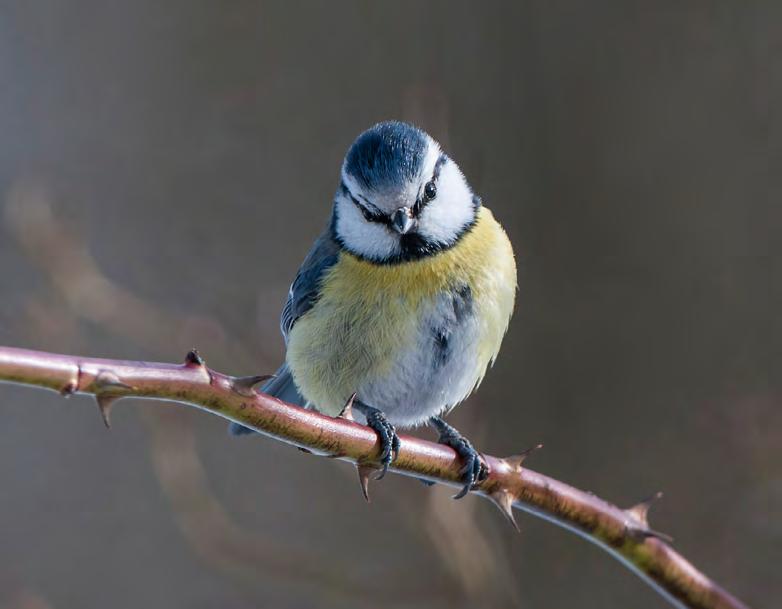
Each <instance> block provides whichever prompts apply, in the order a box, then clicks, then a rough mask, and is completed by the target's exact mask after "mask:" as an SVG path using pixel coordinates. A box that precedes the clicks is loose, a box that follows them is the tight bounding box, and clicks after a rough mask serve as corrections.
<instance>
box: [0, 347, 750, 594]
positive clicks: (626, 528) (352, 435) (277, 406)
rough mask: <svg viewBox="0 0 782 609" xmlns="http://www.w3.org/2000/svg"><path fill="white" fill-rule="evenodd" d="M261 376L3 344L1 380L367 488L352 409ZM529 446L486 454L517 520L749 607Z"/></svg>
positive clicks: (664, 580)
mask: <svg viewBox="0 0 782 609" xmlns="http://www.w3.org/2000/svg"><path fill="white" fill-rule="evenodd" d="M261 379H262V377H241V378H237V377H230V376H226V375H224V374H220V373H218V372H215V371H213V370H210V369H209V368H207V367H206V365H205V363H204V361H203V359H202V358H201V357H200V356H199V355H198V354H197V353H196V352H195V351H191V352H190V353H188V355H187V357H186V359H185V362H184V364H181V365H175V364H154V363H148V362H129V361H119V360H108V359H96V358H80V357H74V356H66V355H56V354H52V353H44V352H37V351H28V350H23V349H15V348H10V347H0V382H2V381H4V382H11V383H20V384H25V385H37V386H40V387H46V388H49V389H53V390H55V391H59V392H60V393H61V394H63V395H65V396H67V395H71V394H74V393H84V394H91V395H94V396H95V397H96V399H97V402H98V405H99V409H100V412H101V415H102V416H103V418H104V421H105V422H106V424H107V425H108V424H109V413H110V409H111V407H112V405H113V404H114V403H115V402H116V401H117V400H118V399H120V398H122V397H131V396H133V397H140V398H151V399H163V400H170V401H176V402H181V403H184V404H188V405H191V406H195V407H197V408H200V409H201V410H206V411H208V412H211V413H213V414H216V415H218V416H221V417H224V418H226V419H229V420H232V421H237V422H240V423H242V424H244V425H247V426H249V427H252V428H253V429H256V430H257V431H259V432H261V433H263V434H265V435H267V436H270V437H273V438H276V439H278V440H281V441H283V442H287V443H290V444H293V445H295V446H298V447H301V448H305V449H307V450H310V451H312V452H314V453H317V454H322V455H324V456H329V457H333V458H338V459H342V460H345V461H350V462H352V463H354V464H356V466H357V469H358V472H359V478H360V481H361V484H362V489H364V490H366V488H367V484H368V481H369V477H370V475H371V473H372V471H374V469H375V468H376V465H375V464H376V458H377V452H378V449H379V446H378V444H377V437H376V435H375V433H374V432H373V431H372V430H370V429H369V428H367V427H364V426H362V425H359V424H357V423H355V422H354V421H353V420H352V416H351V412H350V407H349V406H348V407H346V408H345V410H344V411H343V413H342V414H341V415H340V417H339V418H331V417H328V416H324V415H321V414H319V413H317V412H314V411H310V410H304V409H302V408H298V407H296V406H292V405H290V404H286V403H284V402H281V401H279V400H277V399H275V398H272V397H269V396H266V395H264V394H261V393H258V392H256V391H255V390H254V385H255V384H256V383H257V382H258V381H259V380H261ZM529 452H530V451H526V452H524V453H521V454H520V455H517V456H514V457H508V458H505V459H500V458H497V457H492V456H490V455H484V457H485V459H486V462H487V464H488V466H489V470H490V474H489V477H488V478H487V479H486V480H484V481H483V482H482V483H481V484H480V485H479V486H478V487H477V488H476V489H475V492H476V493H478V494H480V495H482V496H484V497H487V498H489V499H491V500H492V501H493V502H494V503H495V504H496V505H497V506H498V507H499V508H500V509H501V510H502V511H503V513H504V514H505V515H506V517H507V518H508V519H509V520H510V521H511V523H512V524H513V525H514V526H515V519H514V517H513V511H512V510H513V508H516V509H521V510H525V511H528V512H531V513H533V514H535V515H537V516H539V517H541V518H544V519H547V520H550V521H552V522H555V523H557V524H559V525H561V526H564V527H565V528H568V529H570V530H572V531H574V532H576V533H578V534H580V535H582V536H583V537H585V538H587V539H589V540H591V541H592V542H594V543H596V544H597V545H599V546H601V547H602V548H604V549H605V550H607V551H608V552H610V553H611V554H612V555H614V556H615V557H617V558H618V559H620V560H621V561H622V562H623V563H624V564H625V565H627V566H628V567H629V568H631V569H632V570H633V571H635V572H636V573H637V574H638V575H640V576H641V577H642V578H643V579H644V580H645V581H646V582H647V583H649V584H650V585H652V586H653V587H654V588H655V589H656V590H658V591H659V592H660V593H661V594H662V595H663V596H664V597H666V598H667V599H668V600H669V601H670V602H671V603H672V604H673V605H675V606H678V607H685V608H691V609H696V608H698V609H742V608H743V609H746V605H744V604H743V603H742V602H741V601H739V600H738V599H736V598H734V597H733V596H731V595H730V594H729V593H728V592H726V591H724V590H723V589H722V588H720V587H719V586H718V585H716V584H715V583H713V582H712V581H710V580H709V579H708V578H707V577H706V576H704V575H703V574H701V573H700V572H699V571H698V570H697V569H696V568H695V567H694V566H692V565H691V564H690V563H689V562H688V561H687V560H686V559H685V558H684V557H682V556H681V555H679V554H678V553H677V552H676V551H675V550H673V549H672V548H671V547H670V545H669V544H668V543H667V541H668V538H667V537H666V536H664V535H662V534H660V533H657V532H655V531H654V530H652V529H651V528H650V526H649V523H648V520H647V512H648V510H649V506H650V503H651V500H649V501H646V502H643V503H641V504H639V505H636V506H634V507H631V508H629V509H625V510H623V509H620V508H618V507H616V506H614V505H612V504H610V503H608V502H606V501H604V500H602V499H600V498H598V497H595V496H594V495H592V494H589V493H585V492H583V491H580V490H578V489H575V488H573V487H571V486H569V485H567V484H564V483H562V482H559V481H557V480H554V479H552V478H548V477H547V476H544V475H542V474H539V473H536V472H534V471H532V470H530V469H527V468H526V467H522V465H523V462H524V460H525V458H526V457H527V456H528V454H529ZM459 468H460V463H459V460H458V457H457V455H456V453H455V452H454V451H453V450H452V449H450V448H448V447H445V446H442V445H438V444H433V443H431V442H426V441H424V440H420V439H417V438H411V437H403V438H402V446H401V450H400V451H399V456H398V459H397V461H396V462H395V463H394V467H393V470H394V471H396V472H398V473H402V474H406V475H411V476H415V477H419V478H424V479H427V480H430V481H434V482H441V483H445V484H450V485H454V486H458V484H459V478H460V476H459Z"/></svg>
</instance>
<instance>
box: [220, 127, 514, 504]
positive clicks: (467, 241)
mask: <svg viewBox="0 0 782 609" xmlns="http://www.w3.org/2000/svg"><path fill="white" fill-rule="evenodd" d="M516 291H517V279H516V263H515V258H514V253H513V248H512V246H511V243H510V240H509V239H508V236H507V235H506V233H505V231H504V230H503V228H502V226H501V225H500V224H499V223H498V222H497V220H495V219H494V216H493V214H492V212H491V211H490V210H489V209H488V208H487V207H486V206H485V205H483V203H482V201H481V198H480V197H478V196H477V195H476V194H474V192H473V190H472V188H471V187H470V185H469V184H468V182H467V179H466V178H465V176H464V174H463V173H462V171H461V170H460V169H459V167H458V165H457V164H456V163H455V162H454V160H453V159H452V158H451V157H450V156H448V154H446V153H445V152H444V151H443V150H442V149H441V146H440V145H439V144H438V142H437V141H435V140H434V138H432V137H431V136H430V135H428V134H427V133H426V132H425V131H423V130H422V129H419V128H418V127H416V126H413V125H410V124H408V123H404V122H399V121H387V122H381V123H378V124H376V125H374V126H372V127H370V128H369V129H367V130H366V131H364V132H363V133H361V134H360V135H359V136H358V137H357V138H356V140H355V141H354V142H353V144H352V145H351V146H350V148H349V149H348V151H347V154H346V155H345V158H344V161H343V163H342V167H341V171H340V181H339V186H338V188H337V190H336V193H335V195H334V198H333V204H332V209H331V216H330V218H329V221H328V223H327V226H326V229H325V230H324V232H323V233H322V234H321V235H320V237H319V238H318V239H317V240H316V241H315V244H314V245H313V247H312V249H311V250H310V252H309V253H308V254H307V256H306V258H305V260H304V262H303V263H302V265H301V267H300V268H299V270H298V273H297V275H296V277H295V279H294V281H293V283H292V284H291V286H290V290H289V292H288V297H287V301H286V302H285V306H284V307H283V310H282V314H281V317H280V329H281V331H282V335H283V337H284V340H285V345H286V355H285V362H284V363H283V365H282V366H281V367H280V368H279V370H277V372H276V374H275V375H274V376H273V377H272V379H271V380H270V381H268V382H267V383H266V384H265V385H264V386H262V387H261V388H260V391H262V392H264V393H266V394H269V395H272V396H275V397H277V398H279V399H281V400H283V401H286V402H290V403H293V404H297V405H300V406H304V407H308V408H314V409H316V410H318V411H320V412H322V413H325V414H328V415H331V416H336V415H338V414H339V413H340V411H341V410H342V409H343V407H344V406H345V404H346V403H347V402H348V401H349V400H351V399H352V400H353V401H352V409H353V411H354V412H356V411H357V412H358V413H360V415H363V419H364V421H365V422H366V424H367V425H368V426H369V427H371V428H372V429H373V430H375V432H376V433H377V435H378V438H379V442H380V451H379V461H380V465H381V466H382V472H381V473H380V474H379V475H378V478H382V476H383V475H385V473H386V471H387V470H388V467H389V466H390V465H391V464H392V463H393V461H394V460H395V459H396V456H397V454H398V451H399V448H400V442H399V437H398V434H397V429H400V428H411V427H417V426H421V425H424V424H429V425H432V426H433V427H434V429H435V431H436V432H437V434H438V441H439V442H440V443H442V444H445V445H448V446H451V447H452V448H453V449H454V450H455V451H456V453H457V455H458V456H459V458H460V459H461V460H462V467H461V469H460V475H461V478H462V480H461V483H462V484H463V487H462V489H461V491H460V492H459V493H458V494H457V497H462V496H464V495H465V494H466V493H467V492H469V491H470V490H471V489H472V488H474V485H475V484H477V483H478V482H480V481H481V480H483V479H484V478H485V477H486V475H487V469H486V465H485V462H484V461H483V460H482V458H481V456H480V453H478V451H477V450H476V449H475V448H474V446H473V444H472V443H471V442H470V441H469V440H468V439H467V438H466V437H465V436H463V435H462V434H461V433H460V432H459V431H457V430H456V429H455V428H454V427H452V426H451V425H449V424H448V423H447V422H446V421H445V419H444V418H443V417H444V416H445V415H446V414H447V413H448V412H450V411H451V410H452V409H453V408H455V407H456V406H457V405H458V404H460V403H461V402H462V401H464V400H465V399H466V398H467V397H468V396H469V395H471V394H472V392H473V391H474V389H476V388H477V386H478V385H479V384H480V383H481V381H482V379H483V377H484V374H485V373H486V370H487V368H488V367H489V366H490V365H491V364H493V363H494V360H495V359H496V357H497V354H498V352H499V349H500V344H501V343H502V340H503V337H504V336H505V334H506V331H507V329H508V324H509V322H510V318H511V315H512V312H513V308H514V302H515V297H516ZM230 429H231V433H233V434H235V435H241V434H244V433H251V432H252V430H250V429H248V428H246V427H243V426H242V425H241V424H239V423H232V424H231V428H230Z"/></svg>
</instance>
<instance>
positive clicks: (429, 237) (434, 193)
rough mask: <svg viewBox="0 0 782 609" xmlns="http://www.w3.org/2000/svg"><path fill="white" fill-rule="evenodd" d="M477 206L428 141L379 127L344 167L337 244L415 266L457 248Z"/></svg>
mask: <svg viewBox="0 0 782 609" xmlns="http://www.w3.org/2000/svg"><path fill="white" fill-rule="evenodd" d="M479 206H480V199H478V197H476V196H475V195H473V193H472V190H471V189H470V186H469V185H468V184H467V181H466V179H465V178H464V175H463V174H462V172H461V171H460V170H459V167H458V166H457V165H456V163H454V162H453V160H451V158H450V157H448V156H447V155H446V154H445V153H444V152H443V151H442V150H441V149H440V145H439V144H438V143H437V142H436V141H435V140H434V139H432V138H431V137H430V136H429V135H428V134H427V133H425V132H423V131H421V130H420V129H418V128H416V127H413V126H412V125H408V124H406V123H401V122H385V123H379V124H377V125H375V126H374V127H371V128H370V129H368V130H367V131H365V132H364V133H362V134H361V135H359V136H358V138H356V141H355V142H353V144H352V145H351V147H350V149H349V150H348V153H347V155H346V156H345V161H344V163H343V164H342V172H341V183H340V186H339V189H338V190H337V194H336V197H335V201H334V211H333V216H332V231H333V234H334V238H335V239H336V240H337V241H338V242H339V243H340V245H341V246H342V247H343V248H344V249H346V250H347V251H349V252H350V253H352V254H354V255H355V256H358V257H359V258H363V259H365V260H368V261H371V262H376V263H379V264H391V263H398V262H404V261H408V260H415V259H419V258H422V257H425V256H429V255H433V254H436V253H437V252H440V251H442V250H444V249H447V248H449V247H451V246H452V245H454V244H455V243H456V242H457V241H458V240H459V238H460V237H461V236H462V235H463V234H464V233H466V232H467V231H468V230H469V229H470V228H471V227H472V225H473V224H474V222H475V218H476V214H477V210H478V207H479Z"/></svg>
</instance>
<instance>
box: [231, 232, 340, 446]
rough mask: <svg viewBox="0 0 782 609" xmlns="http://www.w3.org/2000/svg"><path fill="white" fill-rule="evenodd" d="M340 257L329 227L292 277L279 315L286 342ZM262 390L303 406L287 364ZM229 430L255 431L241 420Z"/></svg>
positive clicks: (314, 300) (315, 298)
mask: <svg viewBox="0 0 782 609" xmlns="http://www.w3.org/2000/svg"><path fill="white" fill-rule="evenodd" d="M338 258H339V245H338V244H337V243H336V242H335V241H334V239H332V237H331V231H330V230H327V231H326V232H325V233H323V234H322V235H321V236H320V237H319V238H318V240H317V241H316V242H315V245H313V246H312V249H311V250H310V253H309V254H307V257H306V258H305V259H304V262H303V263H302V265H301V267H300V268H299V272H298V273H297V274H296V279H294V280H293V283H292V284H291V287H290V290H288V300H287V301H286V302H285V306H284V307H283V309H282V314H281V315H280V330H282V336H283V338H285V342H286V344H287V342H288V334H289V333H290V331H291V328H293V326H294V324H295V323H296V320H297V319H299V318H300V317H301V316H302V315H304V314H305V313H306V312H307V311H309V310H310V309H311V308H312V305H314V304H315V302H316V301H317V300H318V295H319V293H320V281H321V279H322V277H323V274H324V273H325V272H326V271H327V270H328V269H330V268H331V267H332V266H334V264H335V263H336V262H337V259H338ZM260 390H261V391H262V392H263V393H267V394H269V395H273V396H274V397H276V398H279V399H281V400H283V401H284V402H289V403H293V404H298V405H300V406H303V405H304V401H305V400H304V398H302V396H301V395H300V394H299V392H298V390H297V389H296V385H295V383H294V382H293V376H292V375H291V371H290V369H289V368H288V364H283V365H282V366H280V368H279V370H277V372H276V373H275V375H274V378H272V379H271V380H269V381H268V382H267V383H266V384H265V385H263V386H262V387H261V388H260ZM229 431H230V432H231V434H233V435H235V436H239V435H243V434H248V433H254V431H253V430H252V429H249V428H247V427H244V426H243V425H241V424H239V423H231V425H230V426H229Z"/></svg>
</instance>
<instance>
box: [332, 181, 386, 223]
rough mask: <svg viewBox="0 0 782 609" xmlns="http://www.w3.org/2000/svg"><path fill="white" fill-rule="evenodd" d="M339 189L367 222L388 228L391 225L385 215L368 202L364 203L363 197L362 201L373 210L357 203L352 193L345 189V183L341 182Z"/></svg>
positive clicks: (359, 202)
mask: <svg viewBox="0 0 782 609" xmlns="http://www.w3.org/2000/svg"><path fill="white" fill-rule="evenodd" d="M340 188H341V189H342V194H344V195H345V196H347V197H349V198H350V200H351V201H353V204H354V205H355V206H356V207H358V209H359V211H360V212H361V213H362V214H363V216H364V219H365V220H366V221H367V222H376V223H378V224H385V225H386V226H389V225H390V224H391V218H389V217H388V216H387V215H386V214H384V213H383V212H381V211H380V210H379V209H377V208H376V207H375V206H374V205H372V203H370V202H369V201H366V199H365V198H364V197H362V198H364V200H365V201H366V202H367V205H371V206H372V207H373V209H370V208H369V207H366V206H365V205H363V204H362V203H361V201H359V200H358V199H357V198H356V197H355V196H354V195H353V193H352V192H350V189H349V188H348V187H347V184H345V182H342V184H340Z"/></svg>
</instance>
